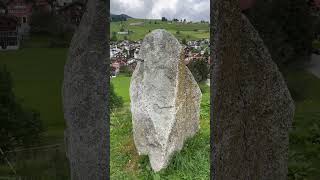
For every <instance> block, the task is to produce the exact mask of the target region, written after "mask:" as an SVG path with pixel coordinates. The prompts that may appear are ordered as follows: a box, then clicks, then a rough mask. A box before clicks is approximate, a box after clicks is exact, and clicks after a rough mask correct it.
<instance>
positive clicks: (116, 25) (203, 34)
mask: <svg viewBox="0 0 320 180" xmlns="http://www.w3.org/2000/svg"><path fill="white" fill-rule="evenodd" d="M155 22H156V23H157V24H155ZM132 23H142V24H141V25H130V24H132ZM169 23H170V22H164V21H161V20H144V19H128V20H127V21H123V22H112V23H111V29H110V35H112V32H119V31H120V29H121V27H123V28H124V29H125V30H130V31H133V33H131V34H129V35H117V37H118V40H124V39H125V37H127V38H128V40H134V41H136V40H142V39H143V38H144V36H145V35H146V34H148V33H149V31H152V30H154V29H166V30H167V31H169V32H170V33H172V34H173V35H175V36H176V38H178V39H179V40H182V39H183V38H186V39H187V40H198V39H209V37H210V32H209V30H210V28H209V24H202V23H191V24H184V23H178V22H173V23H172V24H169ZM177 31H180V33H179V34H177V33H176V32H177Z"/></svg>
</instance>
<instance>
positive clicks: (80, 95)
mask: <svg viewBox="0 0 320 180" xmlns="http://www.w3.org/2000/svg"><path fill="white" fill-rule="evenodd" d="M106 13H107V10H106V3H105V1H101V0H88V3H87V10H86V12H85V13H84V15H83V18H82V20H81V23H80V26H79V28H78V30H77V31H76V33H75V35H74V37H73V39H72V42H71V45H70V49H69V54H68V60H67V62H66V64H65V68H64V82H63V92H62V94H63V107H64V118H65V121H66V125H67V129H66V130H65V143H66V153H67V158H68V160H69V162H70V171H71V173H70V174H71V179H73V180H78V179H79V180H80V179H83V180H88V179H92V180H98V179H107V178H108V175H109V173H108V163H109V161H108V149H107V148H108V143H107V141H108V139H107V138H108V134H109V133H108V99H107V98H108V84H109V77H108V75H107V74H108V73H107V71H108V64H107V63H106V61H107V54H106V52H108V51H107V49H106V45H105V43H106V41H107V37H106V34H107V33H106V32H107V27H106V17H107V15H106Z"/></svg>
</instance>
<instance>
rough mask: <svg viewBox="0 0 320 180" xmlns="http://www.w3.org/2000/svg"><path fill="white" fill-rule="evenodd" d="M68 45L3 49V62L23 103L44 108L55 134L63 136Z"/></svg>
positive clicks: (51, 133) (52, 134) (43, 116)
mask: <svg viewBox="0 0 320 180" xmlns="http://www.w3.org/2000/svg"><path fill="white" fill-rule="evenodd" d="M66 54H67V50H66V49H49V48H32V49H31V48H30V49H29V48H26V49H21V50H19V51H9V52H1V53H0V59H1V61H0V64H6V65H7V66H8V69H9V71H10V72H11V74H12V77H13V81H14V91H15V94H16V96H17V97H18V98H20V99H21V100H22V102H23V104H24V105H25V106H26V107H28V108H32V109H36V110H37V111H39V112H40V115H41V119H42V120H43V122H44V125H45V126H46V127H47V128H48V131H49V133H50V136H52V137H51V138H55V137H57V138H62V137H63V132H62V130H63V128H64V118H63V112H62V98H61V85H62V80H63V67H64V63H65V60H66Z"/></svg>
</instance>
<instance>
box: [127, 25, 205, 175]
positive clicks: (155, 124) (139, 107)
mask: <svg viewBox="0 0 320 180" xmlns="http://www.w3.org/2000/svg"><path fill="white" fill-rule="evenodd" d="M139 56H140V59H142V60H143V62H139V63H138V64H137V67H136V69H135V71H134V73H133V75H132V79H131V85H130V97H131V111H132V122H133V134H134V141H135V146H136V148H137V150H138V152H139V154H140V155H149V159H150V163H151V167H152V168H153V170H154V171H159V170H161V169H163V168H165V167H166V166H167V165H168V162H169V159H170V156H171V155H172V154H173V152H175V151H179V150H181V149H182V147H183V143H184V141H185V140H186V138H188V137H191V136H193V135H194V134H195V133H196V132H197V130H198V129H199V116H200V101H201V96H202V95H201V91H200V89H199V87H198V84H197V82H196V81H195V80H194V78H193V76H192V74H191V72H190V71H189V69H188V68H187V67H186V66H185V64H184V61H183V49H182V46H181V45H180V43H179V41H178V40H177V39H176V38H175V37H174V36H173V35H171V34H170V33H168V32H167V31H165V30H155V31H152V32H151V33H150V34H148V35H147V36H146V37H145V39H144V41H143V43H142V47H141V50H140V54H139Z"/></svg>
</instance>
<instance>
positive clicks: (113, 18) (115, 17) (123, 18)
mask: <svg viewBox="0 0 320 180" xmlns="http://www.w3.org/2000/svg"><path fill="white" fill-rule="evenodd" d="M129 18H132V17H130V16H128V15H126V14H120V15H116V14H111V21H112V22H118V21H127V20H128V19H129Z"/></svg>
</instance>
